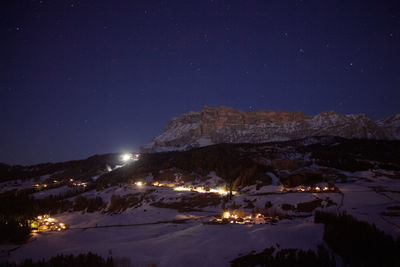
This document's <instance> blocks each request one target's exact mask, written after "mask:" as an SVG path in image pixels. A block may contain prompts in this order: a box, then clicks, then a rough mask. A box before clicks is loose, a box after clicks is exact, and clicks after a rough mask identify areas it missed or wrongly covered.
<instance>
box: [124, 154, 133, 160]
mask: <svg viewBox="0 0 400 267" xmlns="http://www.w3.org/2000/svg"><path fill="white" fill-rule="evenodd" d="M131 158H132V155H131V154H123V155H122V156H121V159H122V161H128V160H130V159H131Z"/></svg>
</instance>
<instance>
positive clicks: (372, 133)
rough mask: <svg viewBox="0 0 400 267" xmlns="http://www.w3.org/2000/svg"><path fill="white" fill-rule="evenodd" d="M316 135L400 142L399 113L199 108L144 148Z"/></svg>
mask: <svg viewBox="0 0 400 267" xmlns="http://www.w3.org/2000/svg"><path fill="white" fill-rule="evenodd" d="M312 136H339V137H344V138H367V139H388V140H397V139H400V113H399V114H396V115H394V116H392V117H390V118H387V119H385V120H382V121H378V122H374V121H372V120H371V119H370V118H369V117H368V116H367V115H365V114H348V115H344V114H340V113H337V112H335V111H328V112H322V113H320V114H318V115H315V116H307V115H305V114H304V113H303V112H300V111H297V112H285V111H270V110H261V111H255V112H246V111H241V110H236V109H233V108H230V107H223V106H221V107H216V108H212V107H207V106H206V107H204V108H203V109H202V110H201V111H200V112H189V113H186V114H183V115H181V116H179V117H176V118H173V119H172V120H171V121H169V122H168V124H167V127H166V129H165V131H164V132H163V133H162V134H161V135H159V136H158V137H156V138H154V139H153V140H152V141H151V143H150V144H148V145H146V146H144V147H142V150H143V152H160V151H171V150H185V149H190V148H193V147H202V146H207V145H212V144H218V143H263V142H271V141H287V140H295V139H300V138H305V137H312Z"/></svg>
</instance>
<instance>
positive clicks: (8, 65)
mask: <svg viewBox="0 0 400 267" xmlns="http://www.w3.org/2000/svg"><path fill="white" fill-rule="evenodd" d="M399 2H400V1H368V0H359V1H348V0H343V1H320V0H313V1H307V0H304V1H248V0H243V1H239V0H238V1H219V0H214V1H205V0H204V1H203V0H202V1H183V0H182V1H173V0H168V1H149V0H146V1H128V0H127V1H117V0H116V1H111V0H108V1H105V0H92V1H90V0H85V1H83V0H82V1H72V0H69V1H65V0H57V1H51V0H42V1H22V0H21V1H17V0H2V1H1V3H0V120H1V129H0V162H5V163H9V164H33V163H39V162H49V161H50V162H53V161H63V160H70V159H80V158H85V157H88V156H90V155H93V154H96V153H107V152H118V151H134V150H136V149H137V148H138V147H139V146H140V145H143V144H146V143H147V142H149V141H150V140H151V139H152V138H153V137H155V136H156V135H158V134H160V133H161V131H162V130H163V129H164V127H165V125H166V123H167V122H168V120H169V119H170V118H171V117H173V116H178V115H180V114H182V113H184V112H187V111H199V110H200V109H201V108H202V107H203V106H204V105H209V106H219V105H225V106H232V107H234V108H237V109H242V110H247V111H254V110H260V109H279V110H286V111H296V110H302V111H304V112H305V113H306V114H309V115H313V114H317V113H320V112H322V111H328V110H336V111H338V112H341V113H366V114H368V115H369V116H371V118H373V119H380V118H384V117H387V116H389V115H391V114H393V113H396V112H399V111H400V109H399V106H400V3H399Z"/></svg>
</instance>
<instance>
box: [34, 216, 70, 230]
mask: <svg viewBox="0 0 400 267" xmlns="http://www.w3.org/2000/svg"><path fill="white" fill-rule="evenodd" d="M30 227H31V229H32V232H33V233H37V232H46V231H58V232H60V231H62V230H66V229H67V225H66V224H65V223H63V222H60V223H57V220H56V219H54V218H51V217H50V215H49V214H44V215H40V216H37V217H36V219H35V220H32V221H30Z"/></svg>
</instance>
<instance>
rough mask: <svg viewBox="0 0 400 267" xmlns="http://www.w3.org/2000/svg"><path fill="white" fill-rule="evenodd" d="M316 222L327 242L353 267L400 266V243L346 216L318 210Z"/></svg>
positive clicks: (369, 225) (372, 227)
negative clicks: (322, 226) (322, 228)
mask: <svg viewBox="0 0 400 267" xmlns="http://www.w3.org/2000/svg"><path fill="white" fill-rule="evenodd" d="M315 223H323V224H325V227H324V241H325V242H326V243H327V244H328V246H329V247H330V248H331V249H332V250H333V251H334V252H335V253H337V254H338V255H339V256H341V257H342V258H343V261H344V262H345V263H346V264H349V265H350V266H382V267H383V266H385V267H386V266H400V240H399V239H398V240H394V239H393V237H391V236H390V235H387V234H385V233H384V232H382V231H381V230H379V229H377V228H376V226H375V225H371V224H368V223H367V222H361V221H358V220H357V219H355V218H354V217H353V216H351V215H348V214H346V213H341V214H339V215H336V214H332V213H327V212H322V211H317V212H316V213H315Z"/></svg>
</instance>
